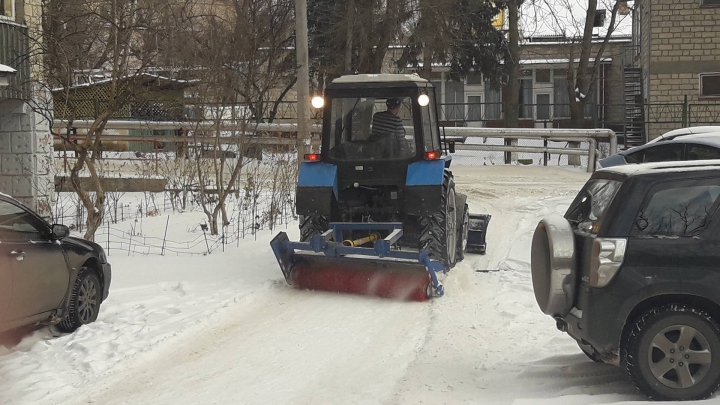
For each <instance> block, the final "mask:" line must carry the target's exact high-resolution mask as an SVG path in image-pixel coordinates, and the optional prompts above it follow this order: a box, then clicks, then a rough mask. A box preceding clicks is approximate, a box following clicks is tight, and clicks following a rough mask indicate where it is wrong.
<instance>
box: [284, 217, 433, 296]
mask: <svg viewBox="0 0 720 405" xmlns="http://www.w3.org/2000/svg"><path fill="white" fill-rule="evenodd" d="M351 230H353V231H372V232H377V231H390V232H389V235H388V236H387V237H385V238H384V239H379V240H375V241H374V243H373V247H356V246H347V244H348V243H347V242H348V241H346V242H345V244H343V243H342V242H338V241H342V240H343V238H342V232H343V231H351ZM401 236H402V224H400V223H331V224H330V229H329V230H328V231H326V232H324V233H323V234H321V235H315V236H313V237H312V238H311V239H310V240H309V241H307V242H291V241H290V240H289V239H288V236H287V234H285V232H280V233H279V234H278V235H277V236H275V238H274V239H273V240H272V241H271V242H270V246H271V247H272V249H273V252H274V253H275V257H276V258H277V260H278V263H279V264H280V268H281V269H282V272H283V275H284V276H285V280H286V281H287V282H288V284H290V285H292V286H294V287H296V288H300V289H305V290H322V291H331V292H340V293H347V294H360V295H370V296H375V297H382V298H392V299H398V300H405V301H425V300H427V299H429V298H431V297H433V296H442V295H443V292H444V291H443V286H442V285H441V284H440V283H439V282H438V280H437V277H436V274H435V273H436V272H437V271H445V268H444V267H443V265H442V264H441V263H439V262H436V261H433V260H430V258H429V257H428V255H427V252H426V251H425V250H422V251H420V252H411V251H399V250H396V249H393V245H394V244H395V243H396V242H397V241H398V240H399V239H400V237H401ZM296 250H299V251H306V252H312V253H296Z"/></svg>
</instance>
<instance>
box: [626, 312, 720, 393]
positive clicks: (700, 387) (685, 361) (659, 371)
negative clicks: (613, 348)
mask: <svg viewBox="0 0 720 405" xmlns="http://www.w3.org/2000/svg"><path fill="white" fill-rule="evenodd" d="M622 353H623V363H624V365H625V369H626V370H627V372H628V375H629V376H630V380H631V381H632V382H633V384H635V386H636V387H637V388H638V389H639V390H640V391H641V392H642V393H644V394H645V395H647V396H648V397H650V398H652V399H656V400H674V401H677V400H699V399H705V398H708V397H709V396H710V395H712V394H713V393H714V392H715V391H716V390H717V389H718V386H720V361H719V360H720V326H719V325H718V324H717V322H716V321H715V320H714V319H713V318H712V317H711V316H710V315H709V314H708V313H707V312H705V311H702V310H699V309H697V308H694V307H692V306H689V305H684V304H669V305H664V306H661V307H658V308H653V309H651V310H650V311H648V312H646V313H645V314H643V315H642V316H641V317H640V318H639V319H638V320H637V321H636V322H635V324H634V325H632V329H631V330H630V332H629V333H628V336H627V337H626V338H625V339H624V341H623V342H622Z"/></svg>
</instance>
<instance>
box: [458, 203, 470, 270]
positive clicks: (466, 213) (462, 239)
mask: <svg viewBox="0 0 720 405" xmlns="http://www.w3.org/2000/svg"><path fill="white" fill-rule="evenodd" d="M458 208H462V209H463V213H462V216H461V217H460V218H462V222H460V223H459V224H458V225H457V230H458V233H457V234H458V236H457V253H456V255H455V262H456V263H460V262H461V261H463V260H465V249H466V248H467V240H468V227H469V226H470V207H468V205H467V204H465V206H464V207H458Z"/></svg>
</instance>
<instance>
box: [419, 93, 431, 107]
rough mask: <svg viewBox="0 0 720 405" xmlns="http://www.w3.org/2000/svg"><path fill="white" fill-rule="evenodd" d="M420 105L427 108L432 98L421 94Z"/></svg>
mask: <svg viewBox="0 0 720 405" xmlns="http://www.w3.org/2000/svg"><path fill="white" fill-rule="evenodd" d="M418 104H420V106H421V107H425V106H427V105H428V104H430V97H428V95H427V94H421V95H420V97H418Z"/></svg>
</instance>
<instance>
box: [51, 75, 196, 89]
mask: <svg viewBox="0 0 720 405" xmlns="http://www.w3.org/2000/svg"><path fill="white" fill-rule="evenodd" d="M141 77H142V78H148V79H155V80H160V81H168V82H173V83H178V84H192V83H197V82H199V80H197V79H193V80H180V79H173V78H172V77H165V76H160V75H154V74H151V73H140V74H130V75H125V76H120V77H118V78H117V79H116V80H118V81H122V80H128V79H138V78H141ZM112 81H113V79H112V78H108V79H102V80H98V81H95V82H91V83H83V84H76V85H74V86H70V87H68V88H63V87H58V88H55V89H52V90H51V91H52V92H56V91H62V90H75V89H81V88H83V87H90V86H97V85H99V84H105V83H110V82H112Z"/></svg>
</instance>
